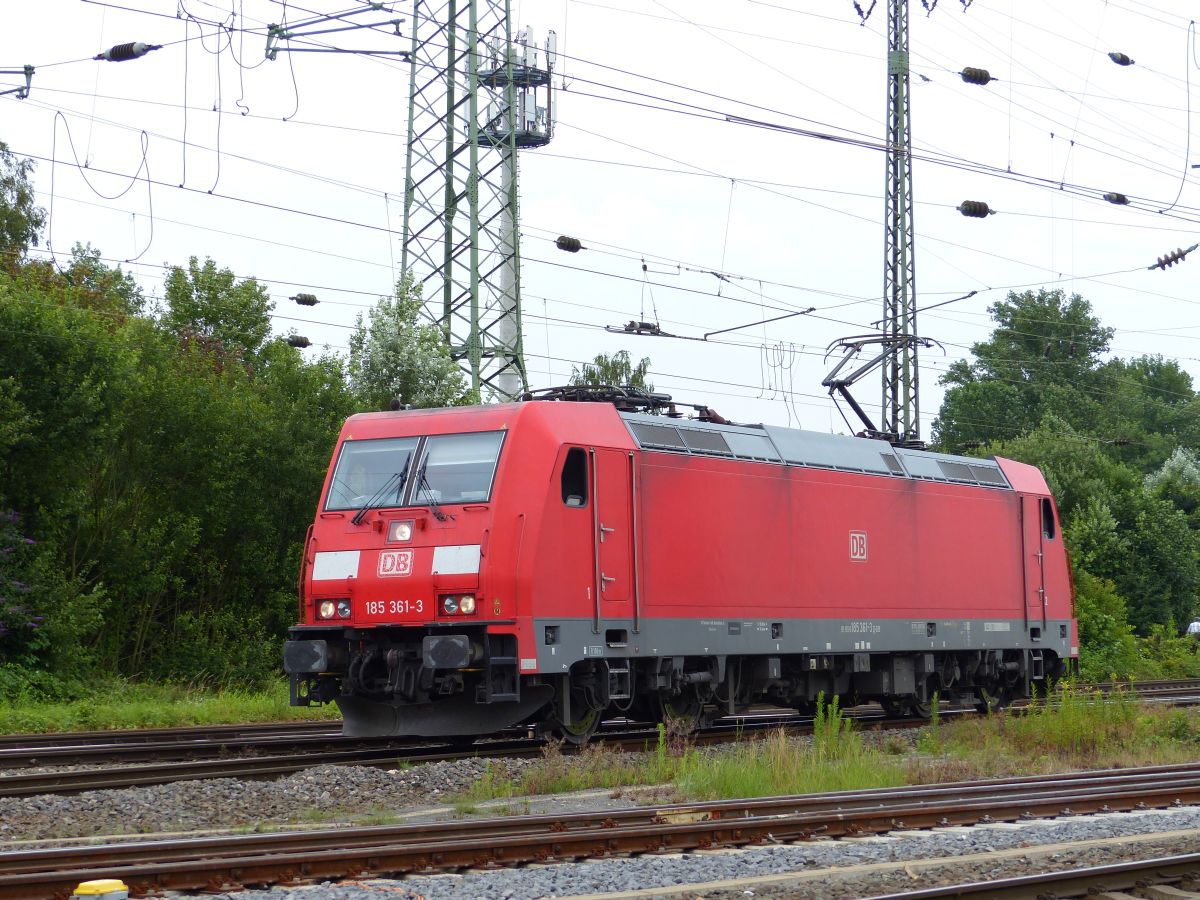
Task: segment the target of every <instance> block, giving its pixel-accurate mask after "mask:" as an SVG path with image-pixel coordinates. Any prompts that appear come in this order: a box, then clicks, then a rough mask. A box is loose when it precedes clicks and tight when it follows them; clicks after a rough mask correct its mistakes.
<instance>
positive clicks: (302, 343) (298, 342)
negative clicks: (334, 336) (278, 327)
mask: <svg viewBox="0 0 1200 900" xmlns="http://www.w3.org/2000/svg"><path fill="white" fill-rule="evenodd" d="M287 342H288V346H289V347H299V348H304V347H311V346H312V341H310V340H309V339H308V338H306V337H305V336H304V335H302V334H289V335H288V337H287Z"/></svg>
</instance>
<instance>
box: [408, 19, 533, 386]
mask: <svg viewBox="0 0 1200 900" xmlns="http://www.w3.org/2000/svg"><path fill="white" fill-rule="evenodd" d="M412 9H413V16H412V20H411V22H410V23H409V24H410V27H411V30H412V51H411V58H410V64H411V67H412V68H411V77H410V81H409V107H408V136H409V140H408V152H407V158H406V175H405V196H404V224H403V234H402V241H403V251H402V254H401V261H402V265H403V267H404V269H405V271H409V270H411V271H412V273H413V276H414V278H415V280H416V283H417V284H419V285H421V286H422V291H423V298H424V312H425V315H426V316H427V317H428V318H429V320H430V321H432V322H435V323H437V324H438V326H439V327H440V328H441V330H442V333H443V335H444V336H445V340H446V343H447V345H448V346H449V348H450V352H451V355H452V356H453V357H454V358H455V359H456V360H458V361H459V364H460V365H461V366H462V368H463V370H464V372H465V373H466V374H467V376H468V377H469V379H470V383H471V386H472V387H473V388H475V389H476V390H478V391H479V393H480V396H481V397H482V398H483V399H484V400H485V401H486V400H509V399H513V398H514V397H516V396H519V394H520V393H521V392H522V391H524V390H526V389H527V379H526V370H525V360H524V354H523V349H522V339H521V278H520V272H521V266H520V261H521V257H520V240H519V233H518V228H517V222H518V215H517V184H518V178H517V151H518V150H519V149H521V148H523V147H539V146H543V145H544V144H546V143H547V142H549V140H550V134H551V130H552V129H551V119H550V115H549V107H550V99H549V98H550V74H551V72H550V67H551V65H552V63H553V54H554V44H553V33H551V38H550V40H549V41H547V44H546V46H545V53H546V64H545V66H543V67H539V66H538V48H537V47H535V46H533V44H532V42H531V40H530V35H529V33H528V30H526V31H523V32H522V33H520V34H519V35H518V36H517V40H516V42H515V43H514V41H513V34H512V28H511V26H510V22H509V2H508V0H433V2H426V0H414V2H413V7H412ZM542 90H544V92H545V94H544V96H545V101H544V103H545V105H544V106H539V105H538V96H539V92H541V91H542Z"/></svg>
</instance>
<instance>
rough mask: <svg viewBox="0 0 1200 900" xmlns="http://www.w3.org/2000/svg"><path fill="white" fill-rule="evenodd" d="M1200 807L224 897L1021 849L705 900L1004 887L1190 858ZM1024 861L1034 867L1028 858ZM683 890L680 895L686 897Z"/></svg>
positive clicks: (614, 882)
mask: <svg viewBox="0 0 1200 900" xmlns="http://www.w3.org/2000/svg"><path fill="white" fill-rule="evenodd" d="M1196 829H1200V807H1185V808H1181V809H1172V810H1162V811H1158V810H1152V811H1147V812H1136V813H1110V814H1106V815H1100V816H1079V817H1075V818H1070V819H1062V820H1039V821H1034V822H1023V823H1020V824H1015V825H1009V824H998V825H985V826H979V827H975V828H948V829H935V830H933V831H923V832H910V833H906V832H896V833H893V834H891V835H886V836H881V837H879V838H865V839H863V838H860V839H851V840H842V841H813V842H809V843H805V844H797V845H790V844H789V845H783V846H778V847H755V848H751V849H745V850H734V851H712V852H701V853H681V854H667V855H647V856H641V857H632V858H620V859H609V860H599V861H591V862H586V863H573V864H561V865H546V866H531V867H527V868H523V869H505V870H501V871H495V872H468V873H465V874H462V875H436V876H425V877H417V878H407V879H403V880H395V879H370V880H363V881H358V882H352V883H341V884H321V885H311V886H305V887H297V888H275V889H273V890H268V891H239V892H235V893H230V894H226V895H223V896H225V897H228V898H230V900H370V898H378V897H385V896H386V897H391V898H401V897H410V898H416V897H422V898H425V900H465V898H504V900H520V898H537V897H558V898H566V897H584V896H594V895H603V894H608V893H615V892H634V891H639V892H643V891H647V889H653V890H650V891H649V892H647V893H644V894H642V896H648V897H662V898H668V897H671V898H675V897H696V896H700V894H699V893H698V892H697V890H696V888H697V887H698V886H699V885H705V884H706V883H707V884H708V885H711V883H712V882H722V881H728V880H731V879H746V878H753V877H761V876H769V875H783V874H789V873H803V872H806V871H814V870H825V869H829V868H832V867H835V866H836V867H838V868H846V867H854V866H863V865H869V864H872V863H891V862H899V861H905V860H927V859H935V858H947V857H963V856H973V855H977V854H983V853H991V852H994V851H1003V850H1011V849H1023V850H1029V851H1030V853H1028V854H1019V855H1017V856H1015V857H1010V858H1007V859H1001V860H972V861H970V862H968V863H964V862H963V861H959V860H955V862H954V863H953V864H947V865H945V866H935V867H932V868H928V869H925V868H924V867H922V869H917V868H914V867H912V866H909V867H908V868H907V869H906V868H905V867H903V866H900V867H898V868H897V869H895V870H894V871H892V872H878V871H873V872H866V873H855V872H853V871H851V872H839V873H834V872H821V873H820V877H819V878H816V879H812V880H809V881H807V882H804V881H799V882H797V881H791V882H789V881H782V882H776V883H773V884H761V883H760V884H752V885H745V886H735V887H717V886H715V885H713V886H712V888H710V889H705V890H703V894H702V896H703V897H704V898H705V900H734V898H744V897H747V896H757V897H771V898H784V897H800V898H814V900H816V898H820V900H825V898H851V897H869V896H871V895H872V894H883V893H889V892H893V891H901V890H913V889H915V888H917V887H921V886H930V885H932V884H937V883H941V884H952V883H960V882H963V881H971V880H976V879H979V880H983V879H993V878H1004V877H1011V876H1015V875H1023V874H1029V873H1030V872H1035V871H1044V870H1045V869H1046V868H1057V867H1059V866H1067V865H1070V866H1071V867H1072V868H1078V867H1081V866H1090V865H1103V864H1106V863H1111V862H1118V861H1121V860H1125V859H1132V858H1139V857H1140V858H1151V857H1155V856H1164V855H1170V854H1172V853H1190V852H1195V851H1196V849H1197V841H1198V838H1200V835H1198V834H1197V833H1195V830H1196ZM1178 831H1186V832H1189V833H1188V834H1186V835H1174V836H1169V837H1165V838H1155V839H1154V840H1151V841H1148V842H1134V841H1132V840H1129V837H1130V836H1133V835H1153V834H1156V833H1161V832H1178ZM1105 838H1108V839H1111V838H1119V839H1120V840H1118V841H1117V842H1116V843H1115V844H1113V845H1109V846H1106V847H1088V848H1085V849H1083V850H1080V851H1078V852H1074V853H1073V852H1071V851H1070V850H1068V849H1060V848H1053V849H1052V850H1051V852H1049V853H1048V854H1046V855H1045V858H1039V857H1038V856H1037V855H1036V854H1034V853H1033V852H1032V850H1033V848H1037V847H1039V846H1043V845H1052V844H1063V843H1068V842H1077V841H1094V840H1099V839H1105ZM1031 857H1032V858H1031ZM685 885H686V886H687V887H686V888H684V887H683V886H685Z"/></svg>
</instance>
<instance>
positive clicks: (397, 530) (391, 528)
mask: <svg viewBox="0 0 1200 900" xmlns="http://www.w3.org/2000/svg"><path fill="white" fill-rule="evenodd" d="M412 533H413V520H412V519H404V520H403V521H399V522H388V533H387V539H388V540H389V541H390V542H393V543H395V542H397V541H411V540H412Z"/></svg>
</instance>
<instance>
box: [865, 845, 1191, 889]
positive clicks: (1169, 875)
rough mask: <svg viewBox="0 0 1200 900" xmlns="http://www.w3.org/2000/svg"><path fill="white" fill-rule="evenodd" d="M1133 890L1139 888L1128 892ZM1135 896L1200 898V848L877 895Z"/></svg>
mask: <svg viewBox="0 0 1200 900" xmlns="http://www.w3.org/2000/svg"><path fill="white" fill-rule="evenodd" d="M1164 889H1165V890H1164ZM1130 890H1137V891H1139V893H1138V894H1136V895H1131V894H1126V893H1123V892H1124V891H1130ZM1134 896H1136V897H1160V898H1174V900H1187V898H1194V900H1200V853H1185V854H1180V855H1178V856H1165V857H1159V858H1157V859H1140V860H1134V861H1131V862H1125V863H1114V864H1112V865H1108V866H1090V867H1088V868H1084V869H1068V870H1064V871H1055V872H1042V873H1039V874H1037V875H1022V876H1019V877H1016V878H997V879H994V880H992V881H976V882H967V883H964V884H956V885H946V886H942V887H935V888H925V889H923V890H919V891H906V892H904V893H901V894H881V895H878V896H876V897H875V898H874V900H923V898H934V897H987V898H997V900H1044V898H1046V897H1054V898H1058V900H1067V898H1070V897H1109V898H1113V900H1116V898H1129V897H1134Z"/></svg>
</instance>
